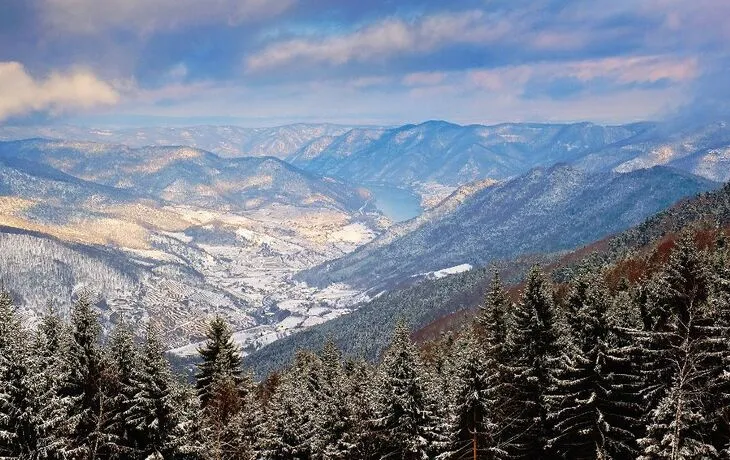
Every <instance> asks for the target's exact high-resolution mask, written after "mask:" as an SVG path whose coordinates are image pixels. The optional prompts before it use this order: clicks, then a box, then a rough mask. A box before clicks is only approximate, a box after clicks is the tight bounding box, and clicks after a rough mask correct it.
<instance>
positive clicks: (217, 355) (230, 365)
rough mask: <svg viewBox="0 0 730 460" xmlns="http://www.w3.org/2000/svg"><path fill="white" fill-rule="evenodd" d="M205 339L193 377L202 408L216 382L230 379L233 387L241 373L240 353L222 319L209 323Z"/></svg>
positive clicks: (210, 396) (208, 399)
mask: <svg viewBox="0 0 730 460" xmlns="http://www.w3.org/2000/svg"><path fill="white" fill-rule="evenodd" d="M206 337H207V339H208V340H207V341H206V343H205V345H203V347H202V348H200V349H199V350H198V353H199V354H200V358H201V363H200V364H199V365H198V372H197V374H196V375H195V379H196V382H195V388H196V389H197V391H198V397H199V398H200V401H201V404H202V406H203V407H205V406H207V404H208V403H209V402H210V400H211V398H212V396H213V392H214V391H213V390H214V388H213V387H214V385H215V384H216V382H217V381H218V380H224V379H231V380H232V382H233V385H234V386H235V385H238V383H239V382H240V379H241V375H242V372H243V371H242V368H241V353H240V351H239V349H238V347H237V346H236V344H235V343H234V342H233V337H232V332H231V329H230V327H229V326H228V324H227V323H226V322H225V320H223V318H221V317H220V316H216V317H215V318H214V319H213V321H211V323H210V324H209V326H208V330H207V332H206ZM219 390H220V388H219Z"/></svg>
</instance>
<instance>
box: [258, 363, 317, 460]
mask: <svg viewBox="0 0 730 460" xmlns="http://www.w3.org/2000/svg"><path fill="white" fill-rule="evenodd" d="M321 375H322V372H321V360H320V358H319V357H318V356H316V355H315V354H313V353H311V352H305V351H299V352H297V354H296V356H295V358H294V364H293V365H292V367H291V368H290V369H288V370H287V371H286V372H284V373H283V374H282V376H281V381H280V384H279V386H278V387H277V389H276V391H275V392H274V394H273V395H272V397H271V399H270V401H269V408H268V412H267V422H266V425H265V427H264V432H263V436H262V438H261V447H260V448H261V450H262V451H263V456H264V458H266V459H270V460H284V459H289V458H298V459H309V458H313V457H314V454H315V451H314V446H317V445H321V442H320V441H318V440H317V439H316V436H317V435H318V433H317V420H316V417H315V413H316V410H317V401H316V395H317V394H318V393H319V392H320V390H321V381H320V378H321Z"/></svg>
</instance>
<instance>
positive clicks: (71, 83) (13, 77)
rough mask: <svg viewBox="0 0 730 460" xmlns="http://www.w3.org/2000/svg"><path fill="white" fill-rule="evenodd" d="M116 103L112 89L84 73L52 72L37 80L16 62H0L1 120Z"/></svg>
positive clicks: (117, 95) (115, 96)
mask: <svg viewBox="0 0 730 460" xmlns="http://www.w3.org/2000/svg"><path fill="white" fill-rule="evenodd" d="M118 101H119V94H118V93H117V91H116V90H115V89H114V88H112V87H111V86H110V85H109V84H107V83H105V82H103V81H101V80H99V79H98V78H97V77H96V76H94V75H93V74H91V73H89V72H86V71H83V70H79V71H75V72H71V73H66V74H62V73H58V72H54V73H51V74H50V75H49V76H48V77H47V78H46V79H44V80H37V79H34V78H33V77H32V76H31V75H29V74H28V72H27V71H26V70H25V67H23V65H22V64H21V63H19V62H12V61H11V62H0V121H2V120H5V119H7V118H9V117H12V116H19V115H27V114H30V113H33V112H39V111H46V112H49V113H51V114H57V113H61V112H66V111H70V110H77V109H90V108H93V107H97V106H101V105H111V104H116V103H117V102H118Z"/></svg>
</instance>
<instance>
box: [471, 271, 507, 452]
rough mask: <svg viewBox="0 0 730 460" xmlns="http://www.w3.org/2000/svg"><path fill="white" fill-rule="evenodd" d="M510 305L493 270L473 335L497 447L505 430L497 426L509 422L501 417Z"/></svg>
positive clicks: (504, 398)
mask: <svg viewBox="0 0 730 460" xmlns="http://www.w3.org/2000/svg"><path fill="white" fill-rule="evenodd" d="M511 307H512V302H510V301H509V299H508V298H507V294H506V292H505V290H504V286H503V285H502V281H501V278H500V275H499V272H498V271H496V270H495V271H494V275H493V277H492V283H491V287H490V289H489V292H488V294H487V298H486V302H485V304H484V306H482V307H481V309H480V313H479V316H477V325H478V326H479V330H480V331H481V334H479V335H478V336H477V338H478V339H480V340H479V341H480V344H481V346H482V347H483V349H484V359H485V361H486V362H485V368H486V372H487V376H486V378H485V380H486V382H487V385H488V388H487V389H486V390H485V397H486V404H487V411H488V413H489V417H490V420H491V423H492V425H493V427H494V430H493V433H492V438H493V442H494V444H495V447H498V448H499V449H502V448H501V447H499V446H501V445H502V444H503V443H504V441H505V439H504V435H505V434H506V432H504V431H502V430H501V428H502V427H504V426H506V425H507V424H508V423H509V421H508V420H506V417H505V407H507V406H508V395H507V385H506V381H507V371H506V365H507V356H506V352H505V347H506V342H507V315H508V313H511Z"/></svg>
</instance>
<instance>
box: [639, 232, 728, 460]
mask: <svg viewBox="0 0 730 460" xmlns="http://www.w3.org/2000/svg"><path fill="white" fill-rule="evenodd" d="M652 288H653V289H651V290H650V291H649V295H648V296H647V303H648V306H647V311H648V312H649V314H650V317H651V318H652V320H653V329H652V330H651V331H648V332H645V333H644V334H641V335H639V338H640V339H641V340H642V341H643V343H645V344H646V345H645V347H644V356H643V357H642V358H644V363H643V364H644V367H645V369H646V376H647V378H646V380H645V389H644V396H645V400H646V402H647V409H648V412H647V413H646V417H645V420H646V424H647V433H646V436H645V437H644V438H642V439H641V440H640V441H639V444H640V445H641V447H642V448H643V455H644V456H643V457H642V458H644V459H655V458H657V459H658V458H671V459H678V458H701V457H703V456H708V455H710V454H713V453H714V452H716V449H715V448H714V447H713V446H712V444H711V442H708V438H709V429H708V424H709V419H710V418H711V415H710V414H708V411H707V408H706V407H705V406H704V405H703V404H702V402H703V401H702V397H701V395H702V394H704V393H705V392H706V391H707V390H708V388H709V385H710V383H711V375H712V373H713V371H712V369H713V364H712V362H713V359H712V353H713V350H712V343H713V342H714V341H713V340H712V338H711V336H712V328H711V327H710V328H708V326H709V323H708V321H711V319H710V318H709V317H708V316H707V313H708V312H709V309H708V304H707V300H708V296H709V288H710V286H709V273H708V267H707V261H706V259H705V258H704V257H703V254H702V253H700V252H699V251H698V250H697V248H696V247H695V245H694V242H693V240H692V237H691V235H690V234H685V235H683V236H682V238H681V239H680V240H679V241H678V242H677V244H676V246H675V248H674V250H673V252H672V254H671V256H670V259H669V263H668V264H667V266H666V268H665V269H664V270H663V271H662V272H660V273H659V274H657V276H656V277H655V278H654V280H653V283H652Z"/></svg>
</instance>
